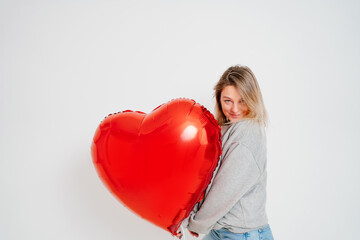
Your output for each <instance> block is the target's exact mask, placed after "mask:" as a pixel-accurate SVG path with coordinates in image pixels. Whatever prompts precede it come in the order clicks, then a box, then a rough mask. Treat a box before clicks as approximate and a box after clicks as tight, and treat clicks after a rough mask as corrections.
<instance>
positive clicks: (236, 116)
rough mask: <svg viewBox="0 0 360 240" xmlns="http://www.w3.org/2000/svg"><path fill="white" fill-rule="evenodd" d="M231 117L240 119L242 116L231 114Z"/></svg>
mask: <svg viewBox="0 0 360 240" xmlns="http://www.w3.org/2000/svg"><path fill="white" fill-rule="evenodd" d="M230 116H231V117H233V118H239V117H240V116H241V114H230Z"/></svg>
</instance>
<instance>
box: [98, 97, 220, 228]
mask: <svg viewBox="0 0 360 240" xmlns="http://www.w3.org/2000/svg"><path fill="white" fill-rule="evenodd" d="M220 137H221V133H220V127H219V125H218V123H217V121H216V120H215V119H214V117H213V115H212V114H211V113H210V112H209V111H208V110H206V109H205V107H203V106H201V105H200V104H198V103H196V102H195V101H194V100H189V99H175V100H172V101H170V102H168V103H166V104H163V105H160V106H159V107H157V108H155V109H154V110H153V111H152V112H150V113H149V114H145V113H143V112H139V111H131V110H126V111H123V112H120V113H116V114H110V115H109V116H108V117H106V118H105V119H104V120H103V121H102V122H101V123H100V125H99V126H98V128H97V130H96V132H95V136H94V138H93V142H92V146H91V152H92V158H93V163H94V165H95V168H96V170H97V173H98V175H99V177H100V178H101V179H102V181H103V182H104V184H105V185H106V186H107V187H108V189H109V190H110V191H111V192H112V193H113V195H114V196H115V197H116V198H117V199H118V200H119V201H120V202H122V203H123V204H124V205H125V206H126V207H128V208H129V209H131V210H132V211H134V212H135V213H137V214H138V215H140V216H141V217H142V218H144V219H146V220H148V221H150V222H152V223H153V224H155V225H157V226H159V227H161V228H163V229H165V230H167V231H169V232H170V233H172V234H173V235H174V234H176V232H177V230H178V228H179V227H180V225H181V223H182V221H183V220H184V219H185V218H187V217H188V216H189V214H190V212H191V211H192V209H193V208H194V206H195V204H196V203H198V202H199V201H200V200H201V198H202V196H203V195H204V192H205V190H206V187H207V186H208V184H209V183H210V181H211V178H212V175H213V172H214V170H215V168H216V166H217V164H218V160H219V157H220V155H221V140H220Z"/></svg>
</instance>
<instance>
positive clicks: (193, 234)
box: [189, 230, 199, 237]
mask: <svg viewBox="0 0 360 240" xmlns="http://www.w3.org/2000/svg"><path fill="white" fill-rule="evenodd" d="M189 232H190V234H191V235H192V236H194V237H199V234H198V233H196V232H192V231H190V230H189Z"/></svg>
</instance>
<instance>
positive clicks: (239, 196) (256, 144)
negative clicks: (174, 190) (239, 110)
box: [183, 120, 268, 233]
mask: <svg viewBox="0 0 360 240" xmlns="http://www.w3.org/2000/svg"><path fill="white" fill-rule="evenodd" d="M221 132H222V137H221V138H222V155H221V158H220V161H219V165H218V167H217V168H216V170H215V172H214V176H213V179H212V182H211V183H210V185H209V186H208V188H207V190H206V193H205V197H204V199H203V201H201V202H200V203H199V204H198V205H196V206H195V208H194V210H193V212H192V213H191V214H190V216H189V218H188V219H186V220H185V221H184V223H183V224H185V226H186V225H187V224H188V225H187V228H188V229H189V230H190V231H193V232H196V233H208V232H209V231H210V230H211V229H220V228H226V229H228V230H229V231H231V232H234V233H243V232H248V231H251V230H255V229H258V228H261V227H263V226H265V225H267V223H268V219H267V216H266V212H265V201H266V136H265V130H264V127H262V126H261V125H259V124H258V123H255V122H253V121H250V120H243V121H239V122H236V123H234V124H232V125H227V126H223V127H222V129H221Z"/></svg>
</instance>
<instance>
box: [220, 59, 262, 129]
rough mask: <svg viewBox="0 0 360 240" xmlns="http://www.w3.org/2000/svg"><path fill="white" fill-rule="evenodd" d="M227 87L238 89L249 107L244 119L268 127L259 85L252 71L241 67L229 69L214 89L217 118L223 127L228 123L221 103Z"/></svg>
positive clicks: (236, 66)
mask: <svg viewBox="0 0 360 240" xmlns="http://www.w3.org/2000/svg"><path fill="white" fill-rule="evenodd" d="M227 86H234V87H236V88H237V89H238V90H239V93H240V94H241V96H242V97H243V99H244V101H245V104H246V105H247V106H248V108H249V113H248V114H247V115H246V116H245V117H244V119H251V120H254V121H256V122H258V123H260V124H262V125H263V126H266V125H267V121H268V119H267V113H266V109H265V105H264V101H263V97H262V95H261V91H260V87H259V84H258V82H257V80H256V77H255V75H254V73H253V72H252V71H251V69H250V68H248V67H246V66H240V65H235V66H232V67H229V68H228V69H227V70H226V71H225V72H224V73H223V75H222V76H221V78H220V80H219V81H218V82H217V84H216V85H215V87H214V90H215V93H214V97H215V99H216V105H215V118H216V120H217V121H218V122H219V125H220V126H222V125H224V124H226V123H228V120H227V118H226V117H225V115H224V113H223V111H222V107H221V102H220V97H221V92H222V90H223V88H224V87H227Z"/></svg>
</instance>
